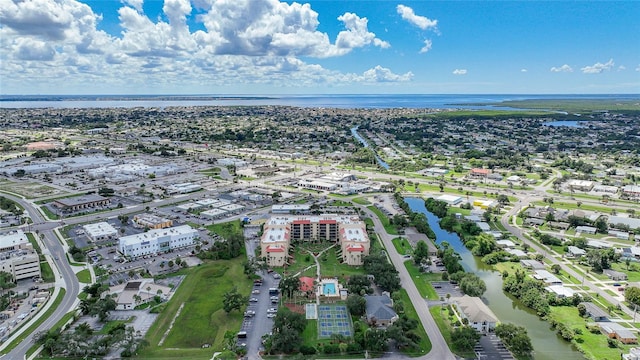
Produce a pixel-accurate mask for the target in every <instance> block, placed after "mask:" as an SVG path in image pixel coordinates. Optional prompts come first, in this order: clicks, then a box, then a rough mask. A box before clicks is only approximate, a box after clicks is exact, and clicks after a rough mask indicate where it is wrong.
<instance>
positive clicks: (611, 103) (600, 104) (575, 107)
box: [500, 99, 640, 114]
mask: <svg viewBox="0 0 640 360" xmlns="http://www.w3.org/2000/svg"><path fill="white" fill-rule="evenodd" d="M500 104H501V105H503V106H510V107H515V108H523V109H549V110H562V111H568V112H572V113H575V112H587V113H590V112H591V111H598V110H610V111H640V105H638V101H636V100H619V99H618V100H614V99H612V100H608V99H561V100H553V99H536V100H510V101H503V102H501V103H500ZM547 114H548V113H547Z"/></svg>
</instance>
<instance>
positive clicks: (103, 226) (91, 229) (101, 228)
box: [82, 221, 118, 241]
mask: <svg viewBox="0 0 640 360" xmlns="http://www.w3.org/2000/svg"><path fill="white" fill-rule="evenodd" d="M82 229H84V233H85V234H86V235H87V237H88V238H89V240H91V241H103V240H113V239H115V238H116V237H117V236H118V230H116V229H115V228H114V227H113V226H111V224H109V223H108V222H105V221H103V222H99V223H96V224H87V225H84V226H82Z"/></svg>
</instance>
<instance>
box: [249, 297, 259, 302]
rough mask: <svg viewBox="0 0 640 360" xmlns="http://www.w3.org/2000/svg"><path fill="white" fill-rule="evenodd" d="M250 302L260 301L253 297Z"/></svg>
mask: <svg viewBox="0 0 640 360" xmlns="http://www.w3.org/2000/svg"><path fill="white" fill-rule="evenodd" d="M249 302H258V299H257V298H253V297H252V298H251V299H249Z"/></svg>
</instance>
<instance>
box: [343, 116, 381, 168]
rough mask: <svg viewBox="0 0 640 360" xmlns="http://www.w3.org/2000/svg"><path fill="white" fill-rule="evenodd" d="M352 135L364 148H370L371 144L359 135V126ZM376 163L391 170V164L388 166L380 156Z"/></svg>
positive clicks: (353, 130)
mask: <svg viewBox="0 0 640 360" xmlns="http://www.w3.org/2000/svg"><path fill="white" fill-rule="evenodd" d="M351 135H353V137H354V138H356V139H357V140H358V141H360V143H361V144H362V146H364V147H369V143H368V142H367V140H365V139H364V138H363V137H362V136H361V135H360V134H358V127H357V126H356V127H353V128H351ZM376 161H377V162H378V165H380V166H382V167H383V168H384V169H385V170H389V164H387V163H386V162H385V161H384V160H382V158H381V157H380V156H378V155H376Z"/></svg>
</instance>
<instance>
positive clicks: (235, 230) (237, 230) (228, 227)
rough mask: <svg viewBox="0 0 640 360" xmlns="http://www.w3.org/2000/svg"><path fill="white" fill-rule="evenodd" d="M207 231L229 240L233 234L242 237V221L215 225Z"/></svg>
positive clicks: (208, 227)
mask: <svg viewBox="0 0 640 360" xmlns="http://www.w3.org/2000/svg"><path fill="white" fill-rule="evenodd" d="M206 228H207V230H209V231H211V232H214V233H216V234H218V235H220V236H222V237H223V238H225V239H227V238H229V237H231V235H233V234H239V235H242V226H241V224H240V220H234V221H229V222H225V223H220V224H213V225H209V226H207V227H206Z"/></svg>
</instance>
